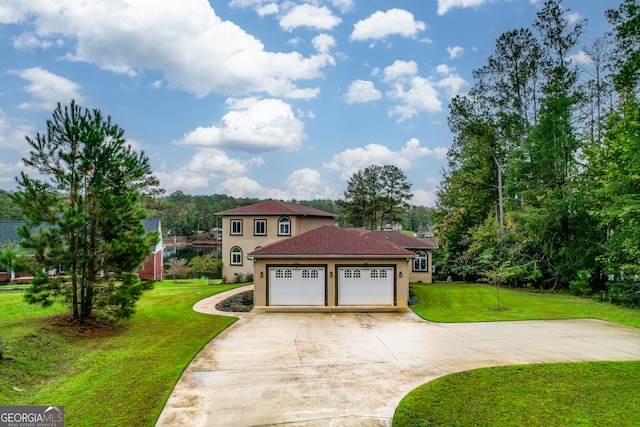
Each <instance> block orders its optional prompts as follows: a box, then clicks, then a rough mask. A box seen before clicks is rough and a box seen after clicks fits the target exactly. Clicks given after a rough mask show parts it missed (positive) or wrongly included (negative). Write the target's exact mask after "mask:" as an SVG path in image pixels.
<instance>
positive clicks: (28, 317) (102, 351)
mask: <svg viewBox="0 0 640 427" xmlns="http://www.w3.org/2000/svg"><path fill="white" fill-rule="evenodd" d="M238 286H241V285H236V284H233V285H215V286H207V285H206V281H198V280H190V281H188V282H187V283H179V284H176V283H173V282H161V283H156V286H155V288H154V289H153V290H151V291H147V292H145V293H144V294H143V296H142V298H141V299H140V301H139V302H138V305H137V312H136V313H135V314H134V316H133V317H132V319H131V320H129V321H125V322H122V323H121V324H120V325H118V326H116V327H114V328H103V329H97V330H93V331H91V332H90V333H83V334H80V333H78V332H77V331H72V330H69V329H65V328H61V327H59V326H52V324H51V323H52V319H53V318H54V317H52V316H54V315H56V314H59V313H63V312H65V310H64V308H62V307H60V306H55V307H52V308H48V309H42V308H39V307H37V306H30V305H28V304H26V303H25V302H24V301H23V299H22V298H23V295H22V294H21V293H10V292H7V293H5V292H3V293H0V306H1V307H2V310H0V335H2V336H3V337H4V340H5V344H6V346H7V347H6V349H5V353H4V356H5V360H3V361H2V362H0V405H47V406H48V405H62V406H64V407H65V421H66V422H67V425H69V426H96V425H102V426H123V425H130V426H133V425H135V426H152V425H154V424H155V422H156V420H157V419H158V416H159V415H160V412H161V411H162V408H163V407H164V404H165V402H166V400H167V398H168V397H169V395H170V393H171V391H172V389H173V387H174V385H175V383H176V382H177V381H178V379H179V378H180V375H181V374H182V371H183V370H184V369H185V367H186V366H187V365H188V364H189V362H190V361H191V359H193V357H194V356H195V355H196V354H197V353H198V352H199V351H200V350H201V349H202V347H203V346H204V345H206V344H207V343H208V342H209V341H210V340H211V339H212V338H213V337H215V336H216V335H217V334H218V333H219V332H220V331H222V330H224V329H225V328H227V327H228V326H229V325H231V324H232V323H233V322H234V321H235V320H236V319H235V318H232V317H224V316H210V315H205V314H200V313H196V312H194V311H193V310H192V306H193V304H195V303H196V302H197V301H199V300H201V299H203V298H206V297H208V296H211V295H214V294H217V293H220V292H223V291H226V290H229V289H232V288H235V287H238Z"/></svg>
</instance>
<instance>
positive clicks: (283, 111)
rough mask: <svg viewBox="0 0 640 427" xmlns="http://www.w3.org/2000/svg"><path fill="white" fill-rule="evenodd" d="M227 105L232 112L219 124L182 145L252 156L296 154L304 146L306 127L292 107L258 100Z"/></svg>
mask: <svg viewBox="0 0 640 427" xmlns="http://www.w3.org/2000/svg"><path fill="white" fill-rule="evenodd" d="M227 105H228V106H229V109H230V111H229V112H228V113H227V114H225V115H224V116H223V117H222V119H221V120H220V123H219V124H217V125H213V126H211V127H198V128H197V129H195V130H193V131H191V132H189V133H187V134H186V135H185V136H184V137H183V138H182V139H181V140H180V141H179V143H180V144H185V145H191V146H200V147H224V148H227V149H230V150H238V151H246V152H251V153H258V152H266V151H272V150H278V149H284V150H296V149H298V148H299V147H300V146H301V145H302V139H303V138H304V137H305V134H304V132H303V130H304V124H303V123H302V122H301V121H300V120H299V119H298V118H296V117H295V116H294V114H293V111H292V109H291V105H289V104H287V103H285V102H283V101H281V100H279V99H257V98H245V99H233V98H232V99H229V100H227Z"/></svg>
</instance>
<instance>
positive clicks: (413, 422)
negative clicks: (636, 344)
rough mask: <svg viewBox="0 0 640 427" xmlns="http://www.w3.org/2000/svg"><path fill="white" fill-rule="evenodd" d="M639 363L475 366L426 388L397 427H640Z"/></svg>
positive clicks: (401, 413) (407, 405) (407, 404)
mask: <svg viewBox="0 0 640 427" xmlns="http://www.w3.org/2000/svg"><path fill="white" fill-rule="evenodd" d="M638 384H640V362H594V363H558V364H547V365H516V366H506V367H500V368H485V369H476V370H474V371H468V372H461V373H459V374H454V375H448V376H446V377H442V378H439V379H436V380H434V381H432V382H429V383H427V384H424V385H422V386H420V387H418V388H417V389H415V390H414V391H412V392H411V393H409V394H408V395H407V396H405V397H404V399H402V401H401V402H400V405H399V406H398V409H397V410H396V413H395V416H394V419H393V425H394V426H396V427H402V426H412V427H413V426H479V425H482V426H505V427H507V426H514V427H516V426H517V427H521V426H638V425H640V411H638V408H639V407H640V393H638V392H639V391H640V386H639V385H638Z"/></svg>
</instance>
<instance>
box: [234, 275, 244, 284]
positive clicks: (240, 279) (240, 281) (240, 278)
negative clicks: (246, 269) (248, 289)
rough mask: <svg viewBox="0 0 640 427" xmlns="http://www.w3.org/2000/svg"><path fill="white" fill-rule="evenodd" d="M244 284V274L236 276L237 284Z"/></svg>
mask: <svg viewBox="0 0 640 427" xmlns="http://www.w3.org/2000/svg"><path fill="white" fill-rule="evenodd" d="M242 282H244V274H242V273H238V274H236V283H242Z"/></svg>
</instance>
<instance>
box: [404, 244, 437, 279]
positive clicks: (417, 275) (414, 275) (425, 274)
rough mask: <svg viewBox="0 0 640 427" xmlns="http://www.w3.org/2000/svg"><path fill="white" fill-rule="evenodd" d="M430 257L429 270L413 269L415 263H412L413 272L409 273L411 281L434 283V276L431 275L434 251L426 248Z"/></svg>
mask: <svg viewBox="0 0 640 427" xmlns="http://www.w3.org/2000/svg"><path fill="white" fill-rule="evenodd" d="M425 252H426V253H427V255H428V257H429V261H428V263H427V267H428V269H427V270H428V271H413V263H412V264H411V272H410V273H409V283H419V282H421V283H433V277H432V275H431V271H432V267H433V258H432V255H433V254H432V252H431V251H430V250H425Z"/></svg>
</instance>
